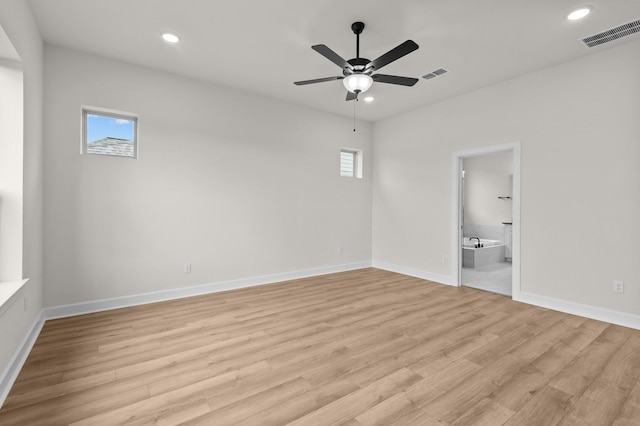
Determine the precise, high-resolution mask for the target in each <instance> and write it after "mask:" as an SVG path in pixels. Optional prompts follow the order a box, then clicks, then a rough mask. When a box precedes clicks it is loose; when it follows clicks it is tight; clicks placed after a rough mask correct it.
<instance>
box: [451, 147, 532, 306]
mask: <svg viewBox="0 0 640 426" xmlns="http://www.w3.org/2000/svg"><path fill="white" fill-rule="evenodd" d="M516 157H517V159H516ZM454 169H455V172H456V176H455V179H456V180H455V183H456V184H457V185H455V186H456V187H457V191H456V192H457V193H456V197H455V198H454V199H455V200H457V203H455V204H456V208H455V210H454V212H455V217H456V218H457V220H456V221H455V222H456V224H455V232H454V235H455V243H454V244H455V248H456V253H455V254H456V255H457V256H454V258H457V262H455V263H456V266H457V270H456V271H455V276H457V278H458V281H457V283H455V284H457V285H462V286H466V287H472V288H477V289H480V290H485V291H490V292H493V293H498V294H502V295H505V296H510V297H513V296H514V293H515V294H518V293H519V290H520V282H519V201H520V170H519V144H507V145H501V146H495V147H489V148H482V149H477V150H471V151H464V152H458V153H454ZM516 245H517V247H516Z"/></svg>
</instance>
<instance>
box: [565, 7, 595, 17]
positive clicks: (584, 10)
mask: <svg viewBox="0 0 640 426" xmlns="http://www.w3.org/2000/svg"><path fill="white" fill-rule="evenodd" d="M591 9H593V8H592V7H591V6H587V7H581V8H580V9H576V10H574V11H573V12H571V13H570V14H568V15H567V19H568V20H570V21H577V20H578V19H582V18H584V17H585V16H587V15H588V14H590V13H591Z"/></svg>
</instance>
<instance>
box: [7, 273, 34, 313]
mask: <svg viewBox="0 0 640 426" xmlns="http://www.w3.org/2000/svg"><path fill="white" fill-rule="evenodd" d="M27 281H29V278H25V279H23V280H17V281H2V282H0V317H1V316H2V315H4V313H5V312H6V311H7V310H8V309H9V308H10V307H11V306H13V304H14V303H16V300H18V298H19V297H20V296H21V295H22V289H23V288H24V285H25V284H26V283H27Z"/></svg>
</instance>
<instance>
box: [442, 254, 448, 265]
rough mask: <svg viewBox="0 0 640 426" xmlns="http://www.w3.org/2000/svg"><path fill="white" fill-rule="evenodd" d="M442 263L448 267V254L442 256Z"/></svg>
mask: <svg viewBox="0 0 640 426" xmlns="http://www.w3.org/2000/svg"><path fill="white" fill-rule="evenodd" d="M442 263H443V264H444V265H446V264H447V263H449V256H447V255H446V254H443V255H442Z"/></svg>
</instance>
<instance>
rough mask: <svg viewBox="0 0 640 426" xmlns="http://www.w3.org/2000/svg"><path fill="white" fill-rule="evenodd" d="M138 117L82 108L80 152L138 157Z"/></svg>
mask: <svg viewBox="0 0 640 426" xmlns="http://www.w3.org/2000/svg"><path fill="white" fill-rule="evenodd" d="M137 135H138V117H136V116H133V115H131V114H126V113H119V112H105V111H100V110H92V109H83V110H82V153H83V154H98V155H115V156H117V157H129V158H137V157H138V137H137Z"/></svg>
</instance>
